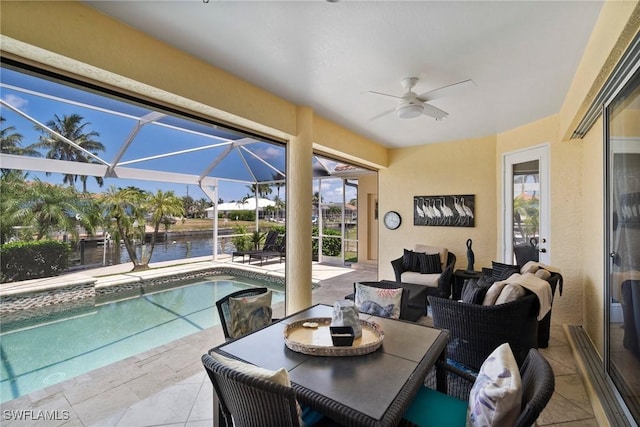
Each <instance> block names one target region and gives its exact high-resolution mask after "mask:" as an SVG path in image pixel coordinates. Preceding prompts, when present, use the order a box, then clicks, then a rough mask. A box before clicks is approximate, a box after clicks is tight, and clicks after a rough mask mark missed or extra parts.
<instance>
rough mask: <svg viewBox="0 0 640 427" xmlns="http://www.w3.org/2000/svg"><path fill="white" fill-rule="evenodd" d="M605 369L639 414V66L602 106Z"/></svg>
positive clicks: (638, 415)
mask: <svg viewBox="0 0 640 427" xmlns="http://www.w3.org/2000/svg"><path fill="white" fill-rule="evenodd" d="M606 131H607V173H606V182H607V185H606V191H607V221H608V233H607V234H608V239H607V244H608V248H609V255H610V259H609V263H608V284H607V289H606V315H607V317H606V319H607V320H606V322H607V328H606V346H607V351H606V360H605V364H606V369H607V371H608V374H609V376H610V377H611V379H612V381H613V383H614V384H615V386H616V388H617V390H618V391H619V393H620V396H621V398H622V399H623V400H624V402H625V404H626V406H627V407H628V408H629V411H630V412H631V415H632V416H633V418H634V419H635V420H636V421H638V420H640V374H639V373H640V71H636V72H635V75H634V76H633V77H632V78H631V79H630V80H629V81H628V82H627V84H626V85H625V87H624V88H623V89H622V90H621V91H620V92H619V93H618V94H617V95H616V97H615V99H614V100H613V101H612V102H611V104H609V106H608V107H607V108H606Z"/></svg>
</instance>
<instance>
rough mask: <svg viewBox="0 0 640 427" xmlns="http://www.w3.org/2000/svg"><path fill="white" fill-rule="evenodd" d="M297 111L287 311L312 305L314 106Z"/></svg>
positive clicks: (291, 154) (291, 147)
mask: <svg viewBox="0 0 640 427" xmlns="http://www.w3.org/2000/svg"><path fill="white" fill-rule="evenodd" d="M296 113H297V131H298V133H297V135H295V136H294V137H293V138H291V140H290V141H289V143H288V144H287V242H286V245H287V249H286V250H287V260H286V267H285V272H286V292H287V295H286V313H287V314H290V313H294V312H296V311H299V310H302V309H304V308H307V307H309V306H311V215H312V210H311V203H312V192H313V183H312V178H313V174H312V172H311V166H312V161H313V110H312V109H311V108H310V107H297V111H296Z"/></svg>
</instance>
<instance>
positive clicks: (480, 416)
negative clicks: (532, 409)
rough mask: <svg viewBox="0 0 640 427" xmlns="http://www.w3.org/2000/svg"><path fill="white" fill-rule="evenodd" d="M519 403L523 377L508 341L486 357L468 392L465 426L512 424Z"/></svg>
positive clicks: (519, 406) (517, 413) (517, 412)
mask: <svg viewBox="0 0 640 427" xmlns="http://www.w3.org/2000/svg"><path fill="white" fill-rule="evenodd" d="M521 405H522V380H521V378H520V371H519V370H518V364H517V363H516V359H515V358H514V357H513V353H512V352H511V348H510V347H509V344H507V343H505V344H502V345H501V346H499V347H498V348H496V349H495V350H494V351H493V353H491V354H490V355H489V357H487V359H486V360H485V361H484V363H483V364H482V366H481V367H480V371H479V372H478V378H477V379H476V381H475V383H474V384H473V387H472V388H471V393H470V394H469V411H468V414H469V415H468V419H467V425H471V426H511V425H514V424H515V421H516V419H517V418H518V415H519V414H520V410H521Z"/></svg>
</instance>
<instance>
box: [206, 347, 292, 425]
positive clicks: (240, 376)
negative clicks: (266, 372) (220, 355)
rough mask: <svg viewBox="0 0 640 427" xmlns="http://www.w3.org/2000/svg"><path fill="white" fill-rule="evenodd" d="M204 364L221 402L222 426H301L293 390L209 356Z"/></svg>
mask: <svg viewBox="0 0 640 427" xmlns="http://www.w3.org/2000/svg"><path fill="white" fill-rule="evenodd" d="M202 364H203V365H204V367H205V369H206V371H207V374H208V375H209V379H210V380H211V383H212V384H213V388H214V392H215V393H216V394H217V395H218V399H219V401H220V421H224V423H222V422H221V425H226V426H227V427H231V426H235V427H255V426H262V427H282V426H293V427H298V426H300V419H299V418H298V410H297V406H296V397H295V392H294V391H293V388H291V387H287V386H284V385H281V384H277V383H275V382H273V381H269V380H266V379H262V378H257V377H254V376H251V375H248V374H245V373H242V372H240V371H237V370H234V369H231V368H229V367H227V366H224V365H223V364H221V363H220V362H218V361H217V360H215V359H214V358H213V357H211V356H210V355H208V354H205V355H203V356H202Z"/></svg>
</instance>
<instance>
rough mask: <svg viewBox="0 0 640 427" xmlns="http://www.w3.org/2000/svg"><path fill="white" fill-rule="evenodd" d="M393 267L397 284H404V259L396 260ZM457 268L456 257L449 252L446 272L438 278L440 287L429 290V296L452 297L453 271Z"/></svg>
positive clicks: (392, 264)
mask: <svg viewBox="0 0 640 427" xmlns="http://www.w3.org/2000/svg"><path fill="white" fill-rule="evenodd" d="M391 266H392V267H393V272H394V273H395V276H396V282H402V273H404V272H405V271H407V270H405V269H404V265H403V263H402V257H400V258H396V259H394V260H393V261H391ZM455 266H456V256H455V255H454V254H453V253H451V252H449V253H448V254H447V266H446V267H445V269H444V271H443V272H442V273H441V274H440V278H438V287H437V288H435V287H434V288H431V287H430V288H429V289H428V295H432V296H436V297H442V298H449V295H451V280H452V279H453V270H454V268H455Z"/></svg>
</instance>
